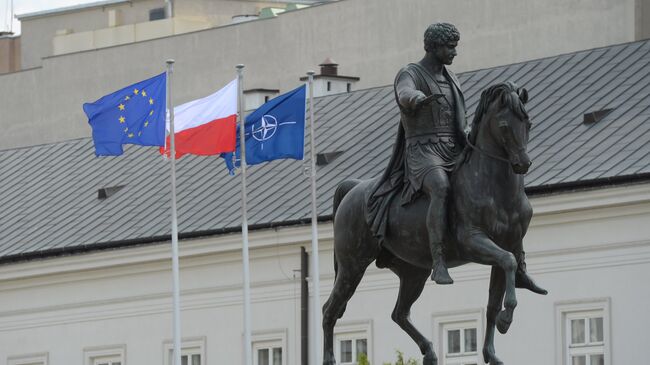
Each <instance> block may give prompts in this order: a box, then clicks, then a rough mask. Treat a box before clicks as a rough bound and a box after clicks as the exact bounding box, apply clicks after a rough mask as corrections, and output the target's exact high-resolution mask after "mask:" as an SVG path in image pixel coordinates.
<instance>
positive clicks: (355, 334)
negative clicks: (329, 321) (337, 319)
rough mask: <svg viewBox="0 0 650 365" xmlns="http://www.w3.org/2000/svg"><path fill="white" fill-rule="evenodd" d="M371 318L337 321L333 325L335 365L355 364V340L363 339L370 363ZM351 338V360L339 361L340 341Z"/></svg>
mask: <svg viewBox="0 0 650 365" xmlns="http://www.w3.org/2000/svg"><path fill="white" fill-rule="evenodd" d="M372 334H373V332H372V320H363V321H344V322H341V323H337V324H336V326H335V327H334V357H335V358H336V364H337V365H348V364H356V363H357V359H356V358H354V354H356V346H355V343H356V340H358V339H365V340H366V352H367V354H366V355H367V356H368V361H369V362H370V363H371V364H372V362H373V347H372V345H373V341H372ZM345 340H352V341H353V347H352V349H353V359H352V362H351V363H349V362H345V363H344V362H341V359H340V353H341V345H340V342H341V341H345Z"/></svg>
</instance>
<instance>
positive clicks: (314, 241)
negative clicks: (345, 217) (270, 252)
mask: <svg viewBox="0 0 650 365" xmlns="http://www.w3.org/2000/svg"><path fill="white" fill-rule="evenodd" d="M307 75H308V80H309V81H308V82H309V139H310V146H311V169H310V170H309V172H310V174H309V176H310V178H311V179H310V180H311V258H312V263H311V282H312V287H313V293H314V301H313V303H314V308H313V309H314V310H313V312H314V330H313V332H312V338H313V342H312V343H313V346H312V348H313V350H314V357H313V360H312V364H314V365H315V364H318V361H319V359H321V358H322V356H321V347H320V345H321V340H320V337H321V336H320V331H321V308H320V270H319V266H318V261H319V260H318V212H317V209H316V138H315V136H314V132H315V130H316V128H315V127H314V88H313V86H314V71H308V72H307Z"/></svg>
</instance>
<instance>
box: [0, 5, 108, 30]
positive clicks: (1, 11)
mask: <svg viewBox="0 0 650 365" xmlns="http://www.w3.org/2000/svg"><path fill="white" fill-rule="evenodd" d="M97 1H98V0H13V4H14V15H15V14H25V13H32V12H35V11H41V10H49V9H56V8H61V7H65V6H71V5H78V4H88V3H94V2H97ZM11 2H12V0H0V31H7V30H10V29H12V30H13V32H14V33H16V34H18V33H20V22H18V21H17V20H16V19H15V18H14V19H13V24H12V23H11V18H12V14H11Z"/></svg>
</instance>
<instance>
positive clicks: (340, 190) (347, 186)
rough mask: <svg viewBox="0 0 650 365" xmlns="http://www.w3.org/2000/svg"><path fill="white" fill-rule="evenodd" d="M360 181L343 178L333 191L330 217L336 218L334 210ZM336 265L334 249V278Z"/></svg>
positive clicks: (337, 268)
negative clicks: (332, 207)
mask: <svg viewBox="0 0 650 365" xmlns="http://www.w3.org/2000/svg"><path fill="white" fill-rule="evenodd" d="M360 182H361V180H358V179H350V180H344V181H343V182H341V183H340V184H339V186H337V187H336V191H334V204H333V206H334V209H333V211H332V218H336V210H337V209H338V208H339V204H341V201H342V200H343V198H344V197H345V195H346V194H347V193H348V192H349V191H350V190H352V188H354V187H355V186H357V185H359V183H360ZM338 266H339V265H338V264H337V263H336V251H334V280H336V275H337V273H338V271H339V267H338Z"/></svg>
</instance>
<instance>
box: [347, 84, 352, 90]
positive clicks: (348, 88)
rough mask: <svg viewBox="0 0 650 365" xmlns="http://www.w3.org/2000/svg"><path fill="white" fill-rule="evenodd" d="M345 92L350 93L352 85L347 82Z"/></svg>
mask: <svg viewBox="0 0 650 365" xmlns="http://www.w3.org/2000/svg"><path fill="white" fill-rule="evenodd" d="M347 90H348V92H350V91H352V84H350V83H349V82H348V85H347Z"/></svg>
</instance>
